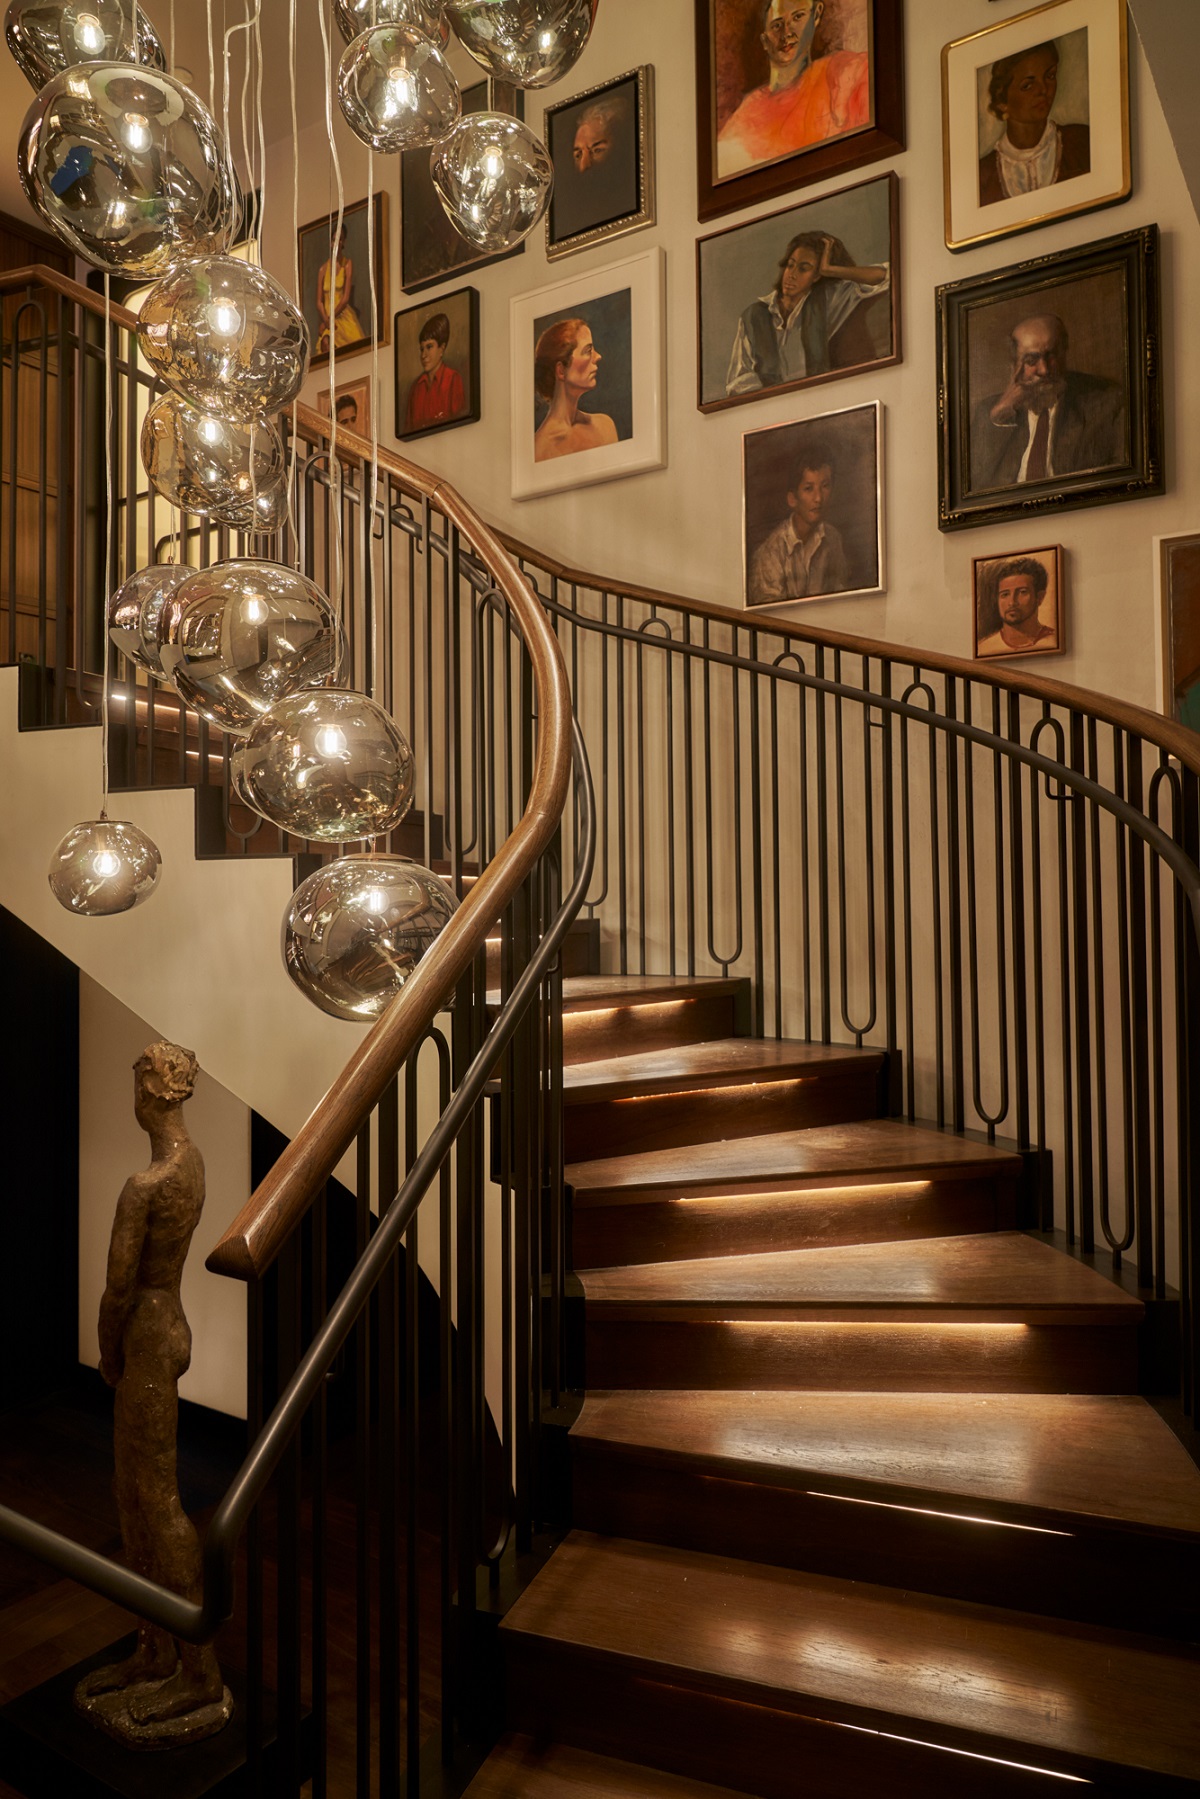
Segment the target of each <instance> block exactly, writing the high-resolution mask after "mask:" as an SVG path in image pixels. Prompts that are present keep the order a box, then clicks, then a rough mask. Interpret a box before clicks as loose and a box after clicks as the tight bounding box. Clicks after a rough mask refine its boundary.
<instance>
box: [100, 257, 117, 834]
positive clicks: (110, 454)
mask: <svg viewBox="0 0 1200 1799" xmlns="http://www.w3.org/2000/svg"><path fill="white" fill-rule="evenodd" d="M113 361H114V358H113V341H112V276H111V275H110V274H109V272H108V270H107V269H105V271H104V449H105V458H104V462H105V469H104V482H105V508H104V605H103V608H102V628H101V632H100V816H101V818H107V817H108V708H109V700H108V688H109V678H110V669H111V666H112V657H111V654H110V650H109V641H108V608H109V602H110V601H111V599H112V590H113V535H114V525H115V522H116V520H115V506H116V489H115V483H114V480H113V470H114V469H115V467H116V462H117V457H116V446H115V445H114V443H113Z"/></svg>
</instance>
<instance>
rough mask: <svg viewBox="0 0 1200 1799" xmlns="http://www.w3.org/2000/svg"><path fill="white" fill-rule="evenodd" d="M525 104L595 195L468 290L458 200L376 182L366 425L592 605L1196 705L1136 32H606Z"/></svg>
mask: <svg viewBox="0 0 1200 1799" xmlns="http://www.w3.org/2000/svg"><path fill="white" fill-rule="evenodd" d="M797 66H799V67H800V74H799V75H795V74H794V73H790V72H789V71H793V70H794V69H795V68H796V67H797ZM459 73H460V75H461V76H462V77H463V79H464V88H465V89H466V88H471V89H472V95H473V97H471V96H468V104H478V105H481V106H482V105H487V104H489V103H491V104H495V103H496V97H495V96H489V95H488V93H487V84H486V83H485V82H484V83H481V82H477V81H476V82H474V83H473V80H472V65H470V64H469V63H468V64H467V65H466V66H465V67H464V68H462V69H460V71H459ZM474 87H478V88H479V89H480V92H479V93H478V95H474V94H473V90H474ZM522 98H523V104H524V108H525V116H526V117H527V118H528V120H529V122H530V124H531V125H533V127H534V128H535V129H537V130H539V131H541V132H542V133H543V135H544V137H545V139H546V142H547V144H548V146H549V148H550V152H551V156H552V159H553V161H554V165H555V173H556V191H555V200H554V203H553V205H552V207H551V209H550V213H549V216H548V219H547V221H546V223H545V225H544V226H542V227H539V229H538V230H537V231H536V232H535V233H534V234H533V235H532V236H531V237H530V238H529V239H528V240H527V242H526V244H525V245H524V246H523V247H522V249H521V250H520V251H519V252H517V253H516V254H513V255H510V256H508V257H505V258H502V259H492V260H483V261H480V260H478V259H477V258H476V259H472V258H471V257H467V258H465V259H464V257H463V255H462V254H461V253H460V252H459V251H458V250H457V249H456V247H455V246H454V245H453V244H446V243H443V242H442V240H441V237H440V236H439V234H438V229H437V221H436V220H431V218H430V216H429V209H428V204H427V202H428V200H429V195H427V194H426V193H425V189H424V186H423V184H422V176H423V171H422V170H421V169H420V168H417V167H416V166H415V164H414V163H413V162H412V161H411V160H410V158H409V157H408V156H406V157H405V158H404V159H403V163H401V162H400V161H397V160H396V159H389V158H384V157H377V158H376V159H375V171H374V185H375V188H376V189H377V190H379V191H380V193H381V195H382V205H383V208H384V210H385V213H386V221H385V231H386V243H387V251H386V267H385V268H384V269H383V270H382V271H378V272H377V281H378V282H379V283H381V284H382V285H381V289H380V291H378V292H377V295H376V299H377V305H376V306H373V305H372V303H371V296H370V294H369V292H368V291H367V283H366V275H365V269H364V268H360V269H358V271H357V281H358V284H359V285H361V286H362V289H363V292H362V295H361V296H360V299H361V304H360V303H359V301H355V302H354V306H355V308H356V317H357V319H358V323H359V329H360V331H361V332H362V336H361V338H360V340H359V351H358V354H357V355H356V354H355V351H354V346H353V345H351V346H350V347H349V353H347V346H346V344H345V343H344V341H343V340H344V337H345V334H346V328H345V327H339V324H338V321H337V319H336V318H333V319H332V320H331V323H330V324H329V325H328V326H327V327H325V328H326V329H332V330H333V331H335V332H339V331H340V333H341V334H340V335H339V336H338V340H337V341H338V355H337V370H336V387H337V395H338V397H339V398H340V399H341V401H342V404H343V409H344V415H345V416H348V413H349V408H350V406H351V405H352V404H353V406H354V407H355V408H356V411H357V416H359V417H360V418H363V417H367V416H369V415H370V409H371V407H372V406H374V408H375V409H376V416H377V418H378V421H379V425H380V430H381V440H382V441H383V442H384V443H389V444H393V445H395V446H396V447H398V448H402V449H403V450H404V452H405V453H406V454H408V455H411V456H412V457H413V458H414V459H416V460H418V461H420V462H422V463H424V464H425V465H426V466H428V467H430V468H432V469H433V470H435V471H436V472H437V473H439V474H443V475H445V476H446V477H448V478H449V479H450V480H452V481H453V482H455V484H456V485H458V486H459V487H460V488H461V489H462V491H463V492H464V493H465V494H466V495H467V496H468V497H469V498H470V500H471V502H472V503H473V504H474V505H475V506H477V507H478V508H479V509H480V510H481V511H482V512H483V513H484V515H485V516H486V517H488V518H490V519H491V520H493V521H495V522H497V523H499V524H501V525H502V526H504V527H505V528H507V529H508V530H510V531H512V532H513V533H514V534H516V535H517V536H519V537H523V538H525V539H526V540H527V541H529V542H530V543H532V544H534V545H536V546H538V547H539V548H540V549H543V550H545V551H546V552H548V553H549V554H551V555H553V556H555V557H557V558H559V559H561V560H562V561H564V562H568V563H571V564H574V565H575V566H578V567H580V568H583V569H592V570H595V571H597V572H599V573H603V574H606V575H609V576H611V577H614V578H616V579H625V580H628V581H630V582H633V583H637V584H639V585H644V586H652V587H661V588H664V589H666V590H668V591H673V592H677V593H681V594H685V595H688V596H690V597H691V598H694V599H696V600H699V601H701V602H703V603H711V604H714V605H722V606H733V607H742V606H749V607H751V608H753V607H756V606H764V607H767V606H769V607H770V608H771V609H772V610H783V611H784V613H785V615H789V616H793V617H797V618H799V617H801V616H804V617H806V618H808V619H811V622H812V623H813V624H814V625H823V626H828V627H829V628H831V629H838V630H845V631H853V632H860V633H862V634H863V635H866V636H871V637H879V638H887V639H891V640H893V641H896V642H900V643H911V644H913V645H919V646H922V647H930V648H939V649H943V650H945V651H947V652H950V653H953V654H958V655H962V656H975V655H979V656H982V657H991V656H1004V657H1022V656H1024V657H1027V658H1029V659H1030V662H1029V665H1030V666H1038V667H1042V668H1043V672H1045V673H1053V674H1054V675H1056V676H1058V677H1060V678H1062V679H1064V680H1070V681H1075V682H1077V683H1078V684H1080V685H1082V686H1086V687H1093V688H1096V689H1099V690H1102V691H1107V692H1113V693H1120V694H1124V695H1125V696H1126V697H1128V698H1131V699H1134V700H1136V701H1139V702H1141V703H1143V704H1146V705H1150V706H1158V705H1159V704H1160V703H1161V701H1162V695H1163V687H1164V682H1165V681H1166V680H1168V679H1174V678H1175V677H1174V676H1169V675H1167V674H1164V670H1168V669H1169V668H1172V667H1174V666H1175V663H1176V662H1179V661H1180V660H1183V661H1186V649H1185V647H1180V646H1185V645H1186V642H1187V632H1186V629H1185V626H1184V625H1183V624H1180V622H1179V621H1180V620H1181V619H1182V618H1183V616H1184V614H1185V612H1186V610H1187V595H1186V592H1185V583H1186V582H1187V580H1188V579H1190V578H1192V576H1190V575H1189V571H1192V573H1193V575H1194V571H1193V563H1194V560H1195V559H1194V556H1193V557H1192V558H1191V559H1190V560H1189V557H1188V555H1186V554H1183V553H1181V554H1180V555H1179V556H1176V557H1174V558H1172V556H1171V555H1170V554H1169V553H1167V552H1164V550H1163V547H1162V543H1161V542H1160V540H1168V543H1169V542H1170V541H1171V540H1174V539H1175V538H1186V537H1188V536H1189V535H1191V536H1192V537H1195V536H1196V535H1197V533H1200V408H1198V407H1195V406H1188V405H1186V404H1184V403H1183V396H1185V395H1187V394H1189V393H1191V394H1196V393H1200V343H1197V341H1196V339H1195V334H1194V333H1188V332H1187V331H1186V329H1185V328H1184V326H1183V323H1182V321H1183V317H1184V310H1185V303H1184V296H1186V295H1187V294H1188V293H1189V291H1192V290H1194V289H1195V288H1196V287H1197V285H1198V284H1200V223H1198V222H1197V218H1196V213H1195V211H1194V209H1193V207H1192V204H1191V201H1190V198H1189V196H1188V192H1187V189H1186V186H1185V183H1184V180H1183V177H1182V175H1181V173H1180V169H1179V165H1178V161H1177V159H1176V155H1175V151H1174V147H1173V145H1172V143H1171V138H1170V133H1169V131H1168V129H1167V126H1166V122H1165V120H1164V118H1163V114H1162V110H1161V108H1160V106H1159V103H1158V99H1157V96H1156V93H1155V90H1154V85H1153V81H1152V79H1151V77H1150V72H1149V69H1148V67H1147V64H1146V62H1145V59H1144V57H1143V55H1142V52H1141V49H1140V45H1139V42H1138V38H1137V35H1136V32H1135V31H1134V30H1133V28H1132V25H1131V24H1130V23H1129V22H1128V20H1127V18H1126V8H1125V4H1124V0H1052V3H1051V4H1050V5H1048V6H1047V5H1045V4H1042V5H1040V6H1030V5H1028V4H1023V3H1022V0H824V4H821V3H820V0H789V3H787V4H785V0H770V3H768V0H655V3H654V5H653V6H647V5H645V3H644V0H600V8H599V13H598V17H597V21H596V25H595V29H594V31H593V35H592V39H591V41H590V43H589V45H588V48H587V50H586V51H585V53H584V55H583V56H582V58H581V59H580V61H579V63H578V64H577V65H576V68H575V69H574V70H573V71H572V74H571V75H570V76H569V77H568V78H567V79H566V80H565V81H564V82H562V83H561V84H559V85H558V86H557V87H553V88H550V89H548V90H545V91H544V92H540V93H538V92H531V93H527V94H525V95H524V96H523V97H522ZM339 141H340V144H341V151H342V160H343V169H342V174H343V180H344V183H345V189H346V197H347V201H348V202H351V203H354V202H358V201H363V202H365V200H366V196H367V192H368V183H367V171H366V157H365V153H364V152H363V151H362V149H361V146H359V145H357V144H356V143H355V142H354V141H353V140H352V139H351V138H350V137H349V135H348V134H343V136H342V137H341V139H340V140H339ZM297 155H298V157H299V162H300V168H301V177H302V182H303V183H304V190H305V191H307V192H309V193H311V195H312V197H313V201H314V204H313V205H312V206H311V207H309V208H303V209H302V218H301V225H302V228H303V227H304V226H305V225H306V224H308V223H309V222H310V220H312V219H316V218H318V217H319V216H320V215H321V212H322V205H323V204H325V203H327V196H328V194H329V191H330V177H329V155H328V145H327V143H326V142H325V141H324V126H323V123H321V122H316V123H314V124H313V126H312V127H311V128H309V129H308V130H307V131H306V132H305V133H304V134H303V136H302V138H301V141H300V143H299V145H298V146H296V147H293V145H292V144H291V142H290V141H289V143H287V144H286V145H277V146H275V147H274V150H273V152H272V156H271V159H270V160H271V168H270V170H269V176H268V178H269V179H270V173H271V172H272V171H273V172H275V173H276V175H277V178H280V179H282V178H284V175H285V173H286V178H287V179H288V180H289V181H290V170H288V169H287V167H286V165H287V164H289V163H290V161H291V159H292V158H293V157H295V156H297ZM424 179H425V181H426V182H427V176H425V177H424ZM376 204H377V205H378V204H380V202H378V201H377V202H376ZM363 211H364V213H365V206H364V208H363ZM280 215H281V209H276V211H275V226H274V231H275V236H273V237H271V238H269V239H268V243H267V255H268V260H269V261H276V260H277V261H278V263H279V266H280V267H282V268H285V269H287V268H290V266H291V259H292V256H293V254H294V250H293V246H292V244H291V243H290V242H289V241H287V239H286V238H285V236H284V235H283V228H282V225H281V216H280ZM325 237H326V247H327V248H328V229H327V227H326V232H325ZM351 248H352V246H351ZM301 253H302V257H303V255H304V254H305V253H307V255H308V257H309V259H310V261H311V260H312V258H313V255H314V252H313V250H312V248H311V247H308V248H307V252H306V246H305V244H304V243H303V241H302V244H301ZM328 260H329V259H328V255H326V257H325V258H323V259H318V260H317V261H316V262H315V263H314V266H313V270H312V276H313V280H314V282H315V283H316V287H315V289H314V293H313V295H312V297H311V306H312V308H313V309H314V310H315V314H316V315H317V317H318V318H319V319H320V316H321V311H322V305H324V310H325V312H326V313H331V312H335V311H336V309H337V306H338V304H339V302H341V301H343V298H344V296H343V292H342V289H343V288H344V281H343V280H342V278H341V271H340V269H339V268H334V267H325V273H324V277H323V288H322V275H321V270H322V267H323V266H324V265H325V264H327V263H328ZM376 314H378V316H379V317H380V319H381V320H382V325H381V330H380V344H381V350H380V356H379V366H380V381H379V390H378V392H377V393H376V394H375V395H373V396H372V395H371V394H370V391H369V389H370V381H369V379H368V376H369V371H370V358H369V357H368V356H366V355H364V354H363V353H362V352H363V351H364V350H365V349H367V348H369V342H370V339H369V336H368V335H367V331H366V328H365V326H364V320H368V319H370V318H372V317H375V316H376ZM321 322H322V325H323V327H324V326H325V322H324V320H321ZM568 339H569V341H568ZM344 387H347V388H352V389H354V392H353V393H352V394H351V393H347V394H345V395H343V391H342V390H343V388H344ZM311 389H312V391H311V395H310V396H309V397H310V398H311V399H312V400H313V402H314V403H319V404H321V405H323V406H324V407H326V408H328V407H329V406H330V405H331V403H333V396H331V394H330V382H329V376H328V369H327V367H325V368H322V369H318V370H317V371H316V372H315V373H314V376H313V378H312V382H311ZM318 396H320V397H318ZM814 463H815V464H816V466H815V467H814V466H813V464H814ZM1168 587H1169V588H1170V592H1169V593H1168V592H1167V588H1168ZM1168 602H1170V604H1171V605H1173V606H1174V611H1173V613H1170V616H1171V617H1172V618H1174V619H1175V621H1176V623H1175V626H1174V627H1173V628H1174V631H1175V635H1174V637H1173V638H1172V640H1171V641H1172V644H1173V645H1174V646H1175V649H1174V661H1172V658H1171V656H1168V655H1167V654H1166V648H1165V646H1164V638H1163V630H1164V627H1163V622H1162V621H1163V618H1164V616H1165V615H1166V613H1168V612H1170V605H1168ZM1197 605H1198V606H1200V595H1198V596H1197ZM1198 634H1200V633H1198ZM1044 657H1053V661H1052V662H1050V661H1047V662H1045V663H1043V662H1041V661H1040V660H1035V659H1040V658H1044ZM1186 672H1187V671H1185V674H1186ZM1193 672H1194V671H1193ZM1180 678H1181V679H1182V678H1183V677H1180Z"/></svg>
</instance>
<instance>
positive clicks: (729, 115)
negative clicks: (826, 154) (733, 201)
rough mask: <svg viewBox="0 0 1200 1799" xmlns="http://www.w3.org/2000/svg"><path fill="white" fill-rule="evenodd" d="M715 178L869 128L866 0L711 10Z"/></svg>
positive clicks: (785, 1)
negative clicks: (713, 68)
mask: <svg viewBox="0 0 1200 1799" xmlns="http://www.w3.org/2000/svg"><path fill="white" fill-rule="evenodd" d="M713 34H714V50H715V70H714V73H715V76H716V82H715V90H716V91H715V95H714V99H715V103H716V119H715V124H716V136H717V142H716V150H717V173H718V175H719V176H722V177H725V176H730V175H733V174H735V173H737V172H739V171H741V170H749V169H753V168H758V167H761V166H763V165H765V164H769V163H772V162H778V161H781V160H782V159H784V158H786V157H788V156H793V155H795V154H796V152H797V151H799V150H805V149H811V148H813V147H814V146H815V145H817V144H822V143H831V142H834V141H836V139H838V138H840V137H844V136H846V135H848V134H849V133H852V132H854V131H859V130H862V129H863V128H865V127H866V126H868V125H869V124H870V123H871V122H872V114H873V102H872V98H871V70H870V51H871V43H870V19H869V8H868V0H767V3H766V4H764V0H714V9H713Z"/></svg>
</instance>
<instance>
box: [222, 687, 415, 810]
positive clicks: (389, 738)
mask: <svg viewBox="0 0 1200 1799" xmlns="http://www.w3.org/2000/svg"><path fill="white" fill-rule="evenodd" d="M230 773H231V778H232V780H233V784H234V790H235V792H236V793H237V795H238V797H239V798H241V799H243V800H244V801H245V802H246V804H247V805H248V806H250V807H251V808H252V809H253V810H254V811H255V812H258V813H261V815H262V816H263V818H266V819H269V820H270V822H271V823H272V824H274V825H278V826H279V827H280V828H281V829H282V830H285V831H290V832H291V833H292V834H293V836H296V837H307V838H311V839H313V840H314V841H317V842H322V843H346V842H349V841H351V840H352V839H354V838H357V837H382V836H384V835H385V833H386V832H388V831H390V830H391V829H392V827H393V826H394V825H397V824H399V822H400V820H401V819H402V818H403V817H404V814H405V813H406V812H407V811H408V808H409V807H410V805H411V804H412V792H413V773H414V765H413V753H412V750H411V748H410V747H409V743H408V739H407V738H406V737H405V735H404V733H403V731H402V730H401V729H400V727H399V725H398V724H397V723H396V721H395V720H394V719H393V718H392V716H391V714H390V713H388V712H386V711H385V710H384V708H383V707H382V706H380V705H377V704H376V702H375V701H374V700H371V699H368V698H367V697H366V695H365V694H361V693H342V692H339V691H337V690H335V689H330V688H317V689H316V690H315V691H313V692H310V693H298V694H294V695H293V696H292V698H291V699H288V700H281V701H280V702H279V704H278V705H275V706H272V707H271V710H270V711H269V712H264V713H263V715H262V717H261V718H260V719H258V721H257V722H256V723H255V724H254V725H253V726H252V727H251V729H250V732H249V734H248V735H247V736H246V737H244V738H242V739H241V740H240V741H239V742H238V743H236V744H235V745H234V746H233V750H232V752H231V756H230Z"/></svg>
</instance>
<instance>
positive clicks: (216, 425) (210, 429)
mask: <svg viewBox="0 0 1200 1799" xmlns="http://www.w3.org/2000/svg"><path fill="white" fill-rule="evenodd" d="M200 435H201V437H202V438H203V439H204V441H205V443H207V444H219V443H220V441H221V422H220V420H219V419H203V420H202V421H201V424H200Z"/></svg>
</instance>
